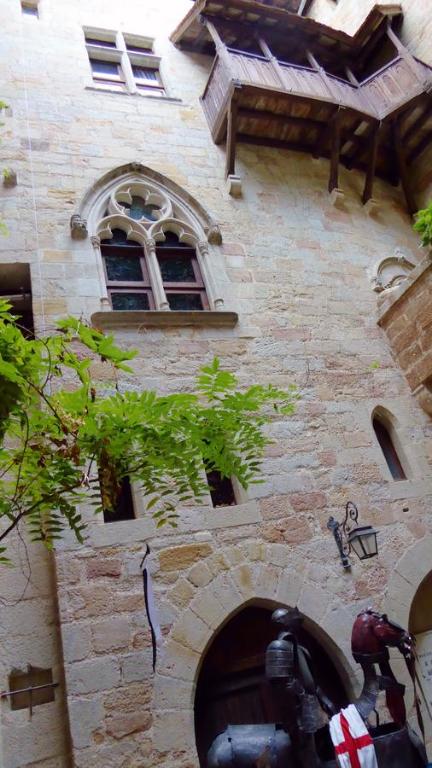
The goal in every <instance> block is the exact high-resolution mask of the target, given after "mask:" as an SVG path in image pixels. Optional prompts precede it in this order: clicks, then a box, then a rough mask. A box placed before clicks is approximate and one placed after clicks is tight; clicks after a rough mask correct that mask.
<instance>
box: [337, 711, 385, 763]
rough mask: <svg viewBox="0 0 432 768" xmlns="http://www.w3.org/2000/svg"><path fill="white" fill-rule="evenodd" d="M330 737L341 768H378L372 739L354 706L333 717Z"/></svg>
mask: <svg viewBox="0 0 432 768" xmlns="http://www.w3.org/2000/svg"><path fill="white" fill-rule="evenodd" d="M330 736H331V740H332V742H333V746H334V749H335V753H336V759H337V761H338V765H339V766H340V768H378V763H377V759H376V754H375V747H374V745H373V741H372V738H371V736H370V733H369V731H368V730H367V728H366V726H365V724H364V721H363V719H362V717H361V716H360V714H359V712H358V711H357V709H356V707H355V706H354V704H350V705H349V707H347V708H346V709H342V710H341V712H339V714H337V715H335V716H334V717H332V719H331V720H330Z"/></svg>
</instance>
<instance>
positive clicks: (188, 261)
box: [156, 232, 209, 310]
mask: <svg viewBox="0 0 432 768" xmlns="http://www.w3.org/2000/svg"><path fill="white" fill-rule="evenodd" d="M156 256H157V259H158V263H159V269H160V273H161V277H162V282H163V286H164V289H165V294H166V297H167V301H168V304H169V307H170V309H173V310H203V309H208V308H209V304H208V300H207V295H206V291H205V287H204V282H203V279H202V275H201V270H200V268H199V264H198V259H197V255H196V251H195V248H193V247H191V246H189V245H187V244H185V243H181V242H179V240H178V238H177V236H176V235H174V234H173V233H172V232H166V233H165V241H163V242H161V243H158V246H157V248H156Z"/></svg>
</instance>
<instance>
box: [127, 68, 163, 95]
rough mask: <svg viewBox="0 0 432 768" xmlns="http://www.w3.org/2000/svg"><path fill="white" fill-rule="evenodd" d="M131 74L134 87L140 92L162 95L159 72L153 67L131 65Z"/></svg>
mask: <svg viewBox="0 0 432 768" xmlns="http://www.w3.org/2000/svg"><path fill="white" fill-rule="evenodd" d="M132 72H133V75H134V78H135V85H136V87H137V88H138V90H140V91H149V92H153V93H158V94H163V93H164V88H163V85H162V82H161V78H160V75H159V71H158V70H157V69H155V68H153V67H141V66H138V65H136V64H133V65H132Z"/></svg>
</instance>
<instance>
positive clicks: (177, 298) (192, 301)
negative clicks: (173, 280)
mask: <svg viewBox="0 0 432 768" xmlns="http://www.w3.org/2000/svg"><path fill="white" fill-rule="evenodd" d="M166 297H167V301H168V304H169V308H170V309H172V310H174V311H176V310H177V311H201V310H203V309H204V307H203V303H202V299H201V296H200V295H199V294H198V293H173V292H172V291H166Z"/></svg>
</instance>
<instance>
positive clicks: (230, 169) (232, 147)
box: [225, 91, 238, 178]
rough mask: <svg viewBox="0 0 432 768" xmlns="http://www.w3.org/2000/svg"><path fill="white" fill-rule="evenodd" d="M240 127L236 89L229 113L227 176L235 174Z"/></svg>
mask: <svg viewBox="0 0 432 768" xmlns="http://www.w3.org/2000/svg"><path fill="white" fill-rule="evenodd" d="M237 127H238V104H237V92H236V91H234V93H233V95H232V97H231V101H230V104H229V107H228V114H227V141H226V165H225V177H226V178H228V176H235V158H236V142H237Z"/></svg>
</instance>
